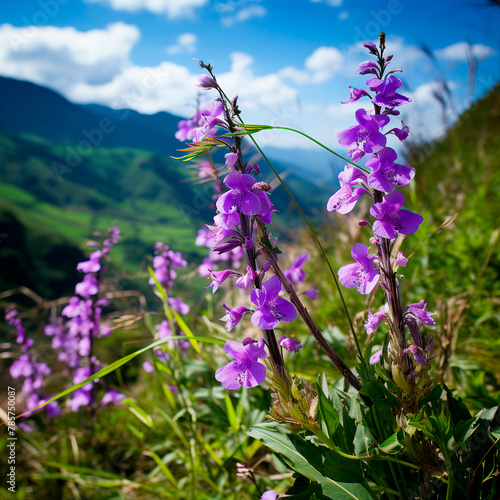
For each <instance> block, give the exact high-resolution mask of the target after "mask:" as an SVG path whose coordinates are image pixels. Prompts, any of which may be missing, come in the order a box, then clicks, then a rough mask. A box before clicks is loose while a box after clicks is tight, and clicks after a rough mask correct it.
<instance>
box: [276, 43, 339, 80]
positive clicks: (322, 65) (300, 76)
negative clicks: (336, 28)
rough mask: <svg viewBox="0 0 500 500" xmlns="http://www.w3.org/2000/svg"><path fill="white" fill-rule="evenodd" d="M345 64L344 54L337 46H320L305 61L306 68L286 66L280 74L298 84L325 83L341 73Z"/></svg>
mask: <svg viewBox="0 0 500 500" xmlns="http://www.w3.org/2000/svg"><path fill="white" fill-rule="evenodd" d="M343 66H344V56H343V55H342V53H341V52H340V50H338V49H337V48H335V47H318V48H317V49H316V50H315V51H314V52H313V53H312V54H311V55H310V56H309V57H308V58H307V59H306V60H305V62H304V67H305V70H302V69H298V68H295V67H293V66H286V67H285V68H282V69H281V70H279V72H278V74H279V75H280V76H281V77H282V78H285V79H289V80H290V81H292V82H294V83H295V84H297V85H304V84H306V83H312V84H317V83H324V82H326V81H327V80H329V79H330V78H332V76H333V75H335V74H337V73H339V72H340V71H341V70H342V68H343Z"/></svg>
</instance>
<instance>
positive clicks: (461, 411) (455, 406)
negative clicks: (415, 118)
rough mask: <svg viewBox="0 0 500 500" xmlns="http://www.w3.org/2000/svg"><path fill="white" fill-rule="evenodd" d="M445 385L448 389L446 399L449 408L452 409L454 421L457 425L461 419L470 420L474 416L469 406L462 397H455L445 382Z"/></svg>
mask: <svg viewBox="0 0 500 500" xmlns="http://www.w3.org/2000/svg"><path fill="white" fill-rule="evenodd" d="M443 387H444V390H445V391H446V399H447V402H448V408H449V409H450V414H451V418H452V419H453V423H454V424H455V425H457V424H458V422H460V421H461V420H470V419H471V418H472V415H471V414H470V412H469V410H468V409H467V406H465V404H464V402H463V401H462V399H461V398H458V399H455V398H454V397H453V394H452V393H451V391H450V390H449V389H448V387H446V386H445V385H444V384H443Z"/></svg>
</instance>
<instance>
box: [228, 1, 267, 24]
mask: <svg viewBox="0 0 500 500" xmlns="http://www.w3.org/2000/svg"><path fill="white" fill-rule="evenodd" d="M266 16H267V10H266V8H265V7H263V6H262V5H257V4H253V5H249V6H248V7H245V8H243V9H241V10H239V11H237V12H235V13H234V14H231V15H223V16H222V17H221V23H222V25H223V26H226V27H229V26H233V25H234V24H237V23H244V22H246V21H249V20H250V19H254V18H258V17H266Z"/></svg>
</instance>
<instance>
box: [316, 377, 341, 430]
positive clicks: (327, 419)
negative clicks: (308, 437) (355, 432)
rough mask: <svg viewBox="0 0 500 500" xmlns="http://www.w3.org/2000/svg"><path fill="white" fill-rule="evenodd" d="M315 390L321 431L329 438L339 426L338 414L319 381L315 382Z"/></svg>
mask: <svg viewBox="0 0 500 500" xmlns="http://www.w3.org/2000/svg"><path fill="white" fill-rule="evenodd" d="M316 391H317V393H318V400H319V415H320V419H321V427H322V428H323V432H324V433H325V434H326V435H327V436H328V437H329V438H330V439H333V435H334V434H335V431H336V430H337V427H338V426H339V414H338V412H337V410H336V409H335V408H334V407H333V404H332V402H331V401H330V400H329V399H328V398H327V397H326V396H325V394H324V392H323V389H322V387H321V383H320V382H319V381H318V382H317V383H316Z"/></svg>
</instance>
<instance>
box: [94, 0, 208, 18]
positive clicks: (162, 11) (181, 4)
mask: <svg viewBox="0 0 500 500" xmlns="http://www.w3.org/2000/svg"><path fill="white" fill-rule="evenodd" d="M85 1H86V2H88V3H100V4H103V5H106V6H108V7H110V8H111V9H113V10H120V11H128V12H138V11H139V10H148V11H150V12H152V13H153V14H157V15H166V16H167V17H169V18H170V19H176V18H181V17H191V16H193V15H194V11H195V9H196V8H199V7H203V6H204V5H206V4H207V3H208V0H85Z"/></svg>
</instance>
